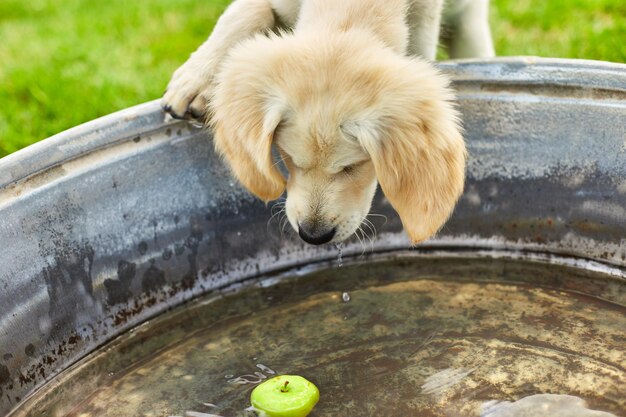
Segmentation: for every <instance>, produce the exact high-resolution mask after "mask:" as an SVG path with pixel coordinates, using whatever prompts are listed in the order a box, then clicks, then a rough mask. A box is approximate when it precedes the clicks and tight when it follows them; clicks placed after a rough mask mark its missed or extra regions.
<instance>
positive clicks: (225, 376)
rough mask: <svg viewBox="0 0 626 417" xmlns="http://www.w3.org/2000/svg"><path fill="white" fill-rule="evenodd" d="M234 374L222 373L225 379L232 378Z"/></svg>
mask: <svg viewBox="0 0 626 417" xmlns="http://www.w3.org/2000/svg"><path fill="white" fill-rule="evenodd" d="M234 376H235V375H232V374H228V375H224V378H226V379H230V378H233V377H234Z"/></svg>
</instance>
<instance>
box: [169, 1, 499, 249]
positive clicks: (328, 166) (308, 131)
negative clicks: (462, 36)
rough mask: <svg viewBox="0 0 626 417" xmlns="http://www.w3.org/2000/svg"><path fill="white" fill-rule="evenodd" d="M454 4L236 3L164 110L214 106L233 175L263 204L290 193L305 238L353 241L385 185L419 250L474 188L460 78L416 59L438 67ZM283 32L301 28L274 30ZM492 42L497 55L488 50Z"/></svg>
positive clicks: (182, 73) (202, 110) (173, 85)
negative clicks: (326, 233) (311, 233)
mask: <svg viewBox="0 0 626 417" xmlns="http://www.w3.org/2000/svg"><path fill="white" fill-rule="evenodd" d="M479 3H480V1H479ZM474 4H476V3H474ZM442 7H443V5H442V4H441V3H440V1H438V0H433V1H426V0H414V1H405V0H304V1H300V2H298V1H289V0H272V1H268V0H237V1H235V2H234V3H233V4H232V5H231V6H230V7H229V8H228V10H227V11H226V12H225V13H224V15H223V16H222V17H221V18H220V20H219V21H218V24H217V25H216V27H215V30H214V32H213V34H212V35H211V37H210V38H209V40H208V41H207V42H206V43H205V44H203V45H202V46H201V47H200V48H199V49H198V51H196V52H195V53H194V54H193V55H192V56H191V58H190V59H189V60H188V61H187V62H186V63H185V64H184V65H183V66H182V67H181V68H179V69H178V70H177V71H176V73H175V74H174V76H173V78H172V81H171V82H170V85H169V86H168V90H167V93H166V95H165V97H164V100H163V104H164V107H165V109H166V110H167V111H169V112H170V113H172V114H174V115H177V116H183V115H185V114H186V113H191V114H193V115H196V116H203V115H204V114H207V109H208V115H209V117H208V119H209V122H210V125H211V126H212V127H213V129H214V141H215V147H216V149H217V150H218V152H219V153H220V154H222V155H223V156H224V158H225V159H226V161H227V162H228V164H229V165H230V167H231V169H232V171H233V173H234V175H235V176H236V177H237V178H238V179H239V181H240V182H241V183H242V184H243V185H244V186H245V187H246V188H247V189H249V190H250V191H251V192H252V193H253V194H255V195H257V196H258V197H259V198H261V199H263V200H265V201H269V200H273V199H276V198H278V197H280V196H281V195H282V194H283V192H284V191H285V189H286V190H287V202H286V210H287V216H288V219H289V221H290V223H291V224H292V226H293V227H294V229H296V230H298V228H299V227H301V225H302V224H303V223H307V224H316V225H322V226H323V227H326V228H334V229H335V230H336V233H335V235H334V238H333V241H335V242H337V241H341V240H344V239H346V238H348V237H349V236H351V235H352V234H354V232H355V231H356V230H357V228H358V227H359V225H360V224H361V223H362V222H363V221H364V219H365V216H366V215H367V214H368V212H369V209H370V204H371V201H372V198H373V195H374V192H375V189H376V184H377V182H378V183H379V184H380V185H381V188H382V190H383V192H384V193H385V196H386V197H387V198H388V200H389V201H390V203H391V204H392V206H393V207H394V208H395V210H396V211H397V212H398V214H399V215H400V218H401V220H402V222H403V225H404V227H405V230H406V231H407V233H408V235H409V237H410V239H411V241H412V242H413V243H418V242H421V241H423V240H425V239H427V238H429V237H430V236H432V235H433V234H434V233H436V232H437V230H438V229H439V228H440V227H441V226H442V225H443V224H444V222H445V221H446V219H447V218H448V217H449V215H450V213H451V212H452V210H453V208H454V205H455V203H456V201H457V199H458V197H459V196H460V194H461V192H462V189H463V181H464V166H465V146H464V142H463V138H462V135H461V129H460V127H459V121H458V115H457V112H456V111H455V109H454V106H453V99H454V97H453V93H452V91H451V90H450V88H449V87H448V81H447V79H446V78H445V77H444V76H443V75H441V74H440V73H438V72H437V71H436V70H435V69H434V68H433V67H432V65H431V64H429V63H428V62H427V61H426V60H424V59H423V58H420V57H418V56H412V57H411V56H407V53H409V52H410V53H413V54H414V55H422V56H425V57H426V58H428V59H433V58H434V51H435V48H436V44H437V38H438V34H439V25H440V18H441V13H442ZM458 7H460V8H463V7H467V5H465V6H464V5H462V4H459V5H458ZM452 12H455V13H453V14H454V16H455V18H456V19H457V20H458V19H460V18H459V16H460V14H459V12H458V11H457V10H452ZM461 14H462V13H461ZM461 20H462V19H461ZM279 27H282V28H285V27H286V28H290V29H291V31H288V32H284V31H283V32H280V34H268V33H267V30H270V29H276V28H279ZM468 42H469V43H470V44H471V43H472V41H468ZM481 47H482V48H483V51H482V54H483V55H489V54H493V49H492V46H491V44H490V43H488V44H487V45H482V46H479V47H476V48H477V49H476V50H478V49H480V48H481ZM474 53H475V52H474ZM273 145H275V146H276V147H277V149H278V150H279V152H280V154H281V156H282V157H283V160H284V161H285V165H286V166H287V168H288V171H289V176H288V178H284V177H283V176H282V174H281V173H280V172H279V170H278V169H277V167H276V162H275V161H274V160H273V159H272V152H271V150H272V146H273Z"/></svg>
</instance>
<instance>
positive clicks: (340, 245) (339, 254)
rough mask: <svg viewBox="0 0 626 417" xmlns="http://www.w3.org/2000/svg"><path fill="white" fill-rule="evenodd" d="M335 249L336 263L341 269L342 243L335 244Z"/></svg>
mask: <svg viewBox="0 0 626 417" xmlns="http://www.w3.org/2000/svg"><path fill="white" fill-rule="evenodd" d="M335 247H336V248H337V251H338V252H339V253H338V254H337V263H338V264H339V267H340V268H341V267H342V266H343V243H341V242H339V243H335Z"/></svg>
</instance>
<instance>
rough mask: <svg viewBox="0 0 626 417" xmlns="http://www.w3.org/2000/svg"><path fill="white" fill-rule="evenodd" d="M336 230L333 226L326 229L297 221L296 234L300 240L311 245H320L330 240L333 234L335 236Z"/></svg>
mask: <svg viewBox="0 0 626 417" xmlns="http://www.w3.org/2000/svg"><path fill="white" fill-rule="evenodd" d="M336 231H337V229H336V228H334V227H333V228H332V229H328V228H323V227H311V226H309V225H307V224H306V223H304V224H299V223H298V234H299V235H300V237H301V238H302V240H304V241H305V242H306V243H310V244H311V245H321V244H323V243H328V242H330V241H331V240H332V238H333V236H335V232H336Z"/></svg>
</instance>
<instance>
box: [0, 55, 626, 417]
mask: <svg viewBox="0 0 626 417" xmlns="http://www.w3.org/2000/svg"><path fill="white" fill-rule="evenodd" d="M441 68H442V69H443V70H444V71H446V72H448V73H450V74H451V75H452V76H453V78H454V79H455V80H456V81H455V86H456V87H457V89H458V97H459V105H460V109H461V111H462V113H463V119H464V124H465V129H466V132H467V134H466V137H467V141H468V147H469V151H470V161H469V166H468V181H467V186H466V191H465V194H464V196H463V197H462V199H461V202H460V204H459V206H458V208H457V209H456V211H455V214H454V216H453V217H452V219H451V220H450V222H449V223H448V224H447V225H446V227H445V228H444V229H443V230H442V231H441V233H440V234H439V236H438V237H436V238H435V239H432V240H431V241H430V242H428V243H426V244H424V245H422V246H421V248H422V249H423V250H429V249H437V248H442V247H445V248H448V249H454V250H463V251H472V250H473V251H476V252H477V253H478V252H479V253H482V254H483V255H485V256H489V255H490V254H492V251H493V250H498V251H522V252H524V253H530V254H532V253H537V254H547V255H537V256H545V257H546V258H547V259H548V260H549V259H551V256H553V255H554V256H556V255H558V257H554V260H555V261H559V262H565V263H571V264H573V265H576V266H578V267H580V268H587V269H594V270H597V271H603V272H605V273H607V274H609V275H612V276H614V277H615V278H616V279H621V280H624V278H625V277H626V66H625V65H619V64H608V63H599V62H585V61H565V60H543V59H531V58H521V59H519V58H518V59H499V60H494V61H490V62H478V61H463V62H456V63H454V62H449V63H442V64H441ZM374 211H376V212H377V213H382V214H385V215H386V216H387V217H388V221H387V222H386V223H385V224H382V223H381V222H378V223H377V225H378V231H379V233H378V237H377V238H376V239H375V240H374V242H373V245H372V246H373V248H372V249H371V250H373V251H374V252H383V251H394V250H398V249H406V247H407V240H406V239H405V237H404V235H403V234H402V232H401V226H400V222H399V219H398V218H397V217H396V216H395V214H394V213H393V211H392V209H391V208H390V206H389V205H388V204H387V203H386V202H385V200H384V198H382V196H378V197H377V199H376V201H375V204H374ZM269 218H270V208H266V207H265V206H264V205H263V204H262V203H260V202H258V201H256V200H255V199H253V198H252V197H251V196H250V195H249V194H247V193H246V192H245V191H243V190H241V189H240V188H239V187H238V186H237V185H236V184H234V182H233V180H232V179H231V178H230V177H229V175H228V171H227V169H226V168H225V167H224V166H223V164H222V163H221V162H220V161H219V160H218V159H217V158H216V156H215V154H214V153H213V151H212V146H211V143H210V138H209V136H208V135H207V134H206V132H204V131H202V130H200V129H197V128H194V127H193V126H191V125H189V124H187V123H186V122H180V121H175V120H171V119H168V118H166V117H165V116H164V115H163V114H162V112H161V111H160V109H159V107H158V104H157V103H156V102H151V103H146V104H143V105H140V106H137V107H133V108H130V109H127V110H124V111H122V112H119V113H115V114H112V115H109V116H107V117H105V118H103V119H99V120H96V121H93V122H90V123H87V124H85V125H82V126H78V127H76V128H74V129H71V130H69V131H67V132H64V133H61V134H59V135H57V136H55V137H53V138H50V139H48V140H46V141H43V142H41V143H38V144H36V145H34V146H32V147H29V148H27V149H25V150H23V151H20V152H17V153H15V154H13V155H10V156H8V157H6V158H4V159H2V160H0V247H1V248H2V250H1V251H0V289H2V291H1V292H0V390H1V392H0V413H3V412H6V411H8V410H9V409H11V408H12V407H14V406H15V405H16V404H17V403H18V402H20V401H21V400H22V399H23V398H24V397H25V396H26V395H28V393H30V392H32V391H33V390H34V389H35V388H36V387H38V386H41V384H42V383H43V382H44V381H45V380H47V379H49V378H51V377H52V376H54V375H55V374H57V373H58V372H60V371H61V370H63V369H65V368H66V367H67V366H69V365H70V364H71V363H74V362H75V361H76V360H78V359H79V358H81V357H83V356H84V355H86V354H87V353H89V352H91V351H93V349H95V348H96V347H97V346H99V345H101V344H102V343H104V342H106V341H107V340H110V339H111V338H113V337H114V336H115V335H117V334H119V333H120V332H122V331H124V330H125V329H128V328H129V327H132V326H134V325H136V324H137V323H140V322H142V321H144V320H146V319H147V318H149V317H152V316H154V315H156V314H158V313H160V312H162V311H164V310H165V309H167V308H169V307H172V306H175V305H178V304H180V303H182V302H183V301H185V300H188V299H190V298H192V297H195V296H197V295H199V294H203V293H206V292H209V291H211V290H214V289H217V288H221V287H223V286H226V285H229V284H232V283H233V282H237V281H240V280H242V279H245V278H246V277H251V276H255V275H258V274H260V273H266V272H270V271H275V270H280V269H281V268H286V267H291V266H294V265H298V264H302V263H307V262H313V261H319V260H324V259H332V258H335V257H336V256H337V252H336V250H335V248H333V247H324V248H314V247H311V246H305V245H304V244H302V243H301V242H299V241H298V239H297V237H295V236H293V234H290V233H287V235H286V236H281V233H280V230H279V229H280V227H279V225H278V224H277V223H276V222H270V223H269V224H268V219H269ZM372 220H374V219H372ZM367 250H368V251H369V250H370V248H369V247H368V248H367ZM361 251H362V247H361V246H360V245H359V243H358V242H352V243H350V244H348V245H347V246H346V248H345V249H344V252H345V253H346V254H347V255H349V254H359V253H361Z"/></svg>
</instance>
